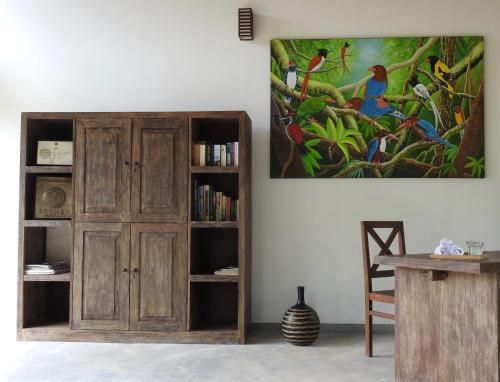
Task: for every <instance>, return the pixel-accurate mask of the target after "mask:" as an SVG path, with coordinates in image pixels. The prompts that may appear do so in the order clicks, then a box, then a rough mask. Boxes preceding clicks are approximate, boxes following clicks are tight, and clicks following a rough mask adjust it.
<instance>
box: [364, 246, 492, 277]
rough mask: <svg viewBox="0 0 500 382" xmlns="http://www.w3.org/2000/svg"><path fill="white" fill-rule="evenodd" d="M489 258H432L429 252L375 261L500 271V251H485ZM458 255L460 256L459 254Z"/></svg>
mask: <svg viewBox="0 0 500 382" xmlns="http://www.w3.org/2000/svg"><path fill="white" fill-rule="evenodd" d="M484 253H485V254H487V255H488V257H487V258H485V259H483V260H479V261H477V260H476V261H470V260H462V261H460V260H441V259H431V257H430V256H431V255H430V254H429V253H424V254H416V255H411V254H410V255H404V256H375V258H374V261H373V262H374V263H375V264H381V265H392V266H394V267H402V268H414V269H426V270H437V271H450V272H465V273H478V274H479V273H499V272H500V251H485V252H484ZM457 257H458V256H457Z"/></svg>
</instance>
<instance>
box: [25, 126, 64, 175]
mask: <svg viewBox="0 0 500 382" xmlns="http://www.w3.org/2000/svg"><path fill="white" fill-rule="evenodd" d="M38 141H66V142H71V141H73V120H72V119H32V118H29V119H28V120H27V121H26V165H27V166H36V164H37V163H36V158H37V149H38Z"/></svg>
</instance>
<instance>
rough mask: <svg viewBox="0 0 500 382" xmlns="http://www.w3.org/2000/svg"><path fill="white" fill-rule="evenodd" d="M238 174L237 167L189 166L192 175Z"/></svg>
mask: <svg viewBox="0 0 500 382" xmlns="http://www.w3.org/2000/svg"><path fill="white" fill-rule="evenodd" d="M238 172H239V168H238V167H222V166H191V173H193V174H237V173H238Z"/></svg>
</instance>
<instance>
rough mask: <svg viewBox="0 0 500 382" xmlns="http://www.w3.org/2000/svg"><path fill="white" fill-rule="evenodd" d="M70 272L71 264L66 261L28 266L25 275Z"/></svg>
mask: <svg viewBox="0 0 500 382" xmlns="http://www.w3.org/2000/svg"><path fill="white" fill-rule="evenodd" d="M67 272H69V264H68V263H67V262H65V261H59V262H57V263H52V264H49V263H43V264H27V265H26V266H25V267H24V274H25V275H55V274H58V273H67Z"/></svg>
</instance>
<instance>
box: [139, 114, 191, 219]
mask: <svg viewBox="0 0 500 382" xmlns="http://www.w3.org/2000/svg"><path fill="white" fill-rule="evenodd" d="M132 126H133V144H132V163H133V167H132V221H137V222H162V221H169V222H179V223H180V222H185V221H186V219H187V196H186V192H185V190H186V189H187V173H188V151H189V150H188V120H187V118H149V119H134V120H133V122H132Z"/></svg>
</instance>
